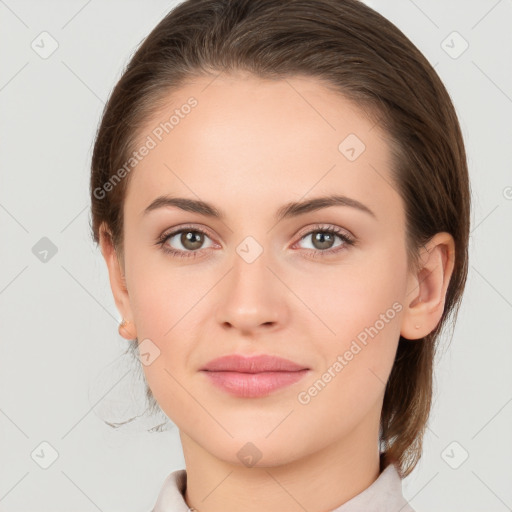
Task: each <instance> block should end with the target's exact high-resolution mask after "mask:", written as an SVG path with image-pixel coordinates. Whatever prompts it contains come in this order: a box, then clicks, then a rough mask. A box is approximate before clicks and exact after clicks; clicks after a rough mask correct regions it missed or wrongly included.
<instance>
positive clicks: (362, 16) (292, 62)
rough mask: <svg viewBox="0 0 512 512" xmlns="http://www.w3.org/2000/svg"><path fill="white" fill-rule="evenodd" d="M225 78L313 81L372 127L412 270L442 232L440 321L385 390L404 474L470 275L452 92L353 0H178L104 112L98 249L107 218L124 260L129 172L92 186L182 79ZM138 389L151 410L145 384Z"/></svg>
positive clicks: (96, 208)
mask: <svg viewBox="0 0 512 512" xmlns="http://www.w3.org/2000/svg"><path fill="white" fill-rule="evenodd" d="M230 71H245V72H249V73H252V74H253V75H254V76H257V77H261V78H267V79H277V80H278V79H282V78H286V77H291V76H294V75H295V76H299V75H302V76H309V77H315V78H317V79H319V80H321V81H322V82H323V83H325V84H327V85H328V86H329V87H331V88H333V90H335V91H337V92H339V93H340V94H342V95H344V97H346V98H348V99H349V100H352V101H353V102H354V103H355V104H356V105H357V106H358V107H359V108H360V109H361V111H362V112H365V113H367V114H368V115H369V116H371V117H372V119H374V120H375V121H376V122H378V123H379V125H380V126H381V128H382V129H383V131H384V133H385V134H386V136H387V137H388V139H389V147H390V148H391V151H392V155H393V166H392V169H391V173H392V177H393V182H394V185H395V187H396V189H397V191H398V192H399V194H400V196H401V198H402V200H403V203H404V208H405V214H406V240H407V250H408V256H409V268H410V269H411V270H413V269H417V264H418V258H417V256H418V254H419V253H418V249H419V248H420V247H421V246H423V245H424V244H425V243H426V242H427V241H428V240H429V239H430V238H431V237H432V236H433V235H434V234H436V233H438V232H441V231H446V232H448V233H450V234H451V235H452V236H453V238H454V241H455V266H454V269H453V273H452V277H451V280H450V283H449V286H448V289H447V293H446V297H445V306H444V311H443V315H442V318H441V320H440V322H439V324H438V325H437V327H436V328H435V329H434V331H432V332H431V333H430V334H429V335H428V336H426V337H424V338H422V339H420V340H415V341H408V340H406V339H404V338H402V337H400V340H399V345H398V350H397V354H396V359H395V362H394V366H393V368H392V371H391V375H390V377H389V380H388V382H387V387H386V390H385V396H384V403H383V409H382V415H381V423H380V440H381V448H383V457H384V460H385V461H386V464H387V462H388V461H389V462H391V461H392V462H395V463H396V464H397V467H398V469H399V471H400V473H401V476H402V477H405V476H407V475H408V474H409V473H410V472H411V471H412V469H414V467H415V466H416V464H417V462H418V461H419V459H420V457H421V451H422V440H423V434H424V432H425V429H426V424H427V421H428V417H429V413H430V409H431V400H432V392H433V363H434V356H435V354H436V346H437V341H438V338H439V335H440V333H441V330H442V328H443V326H444V325H445V323H446V322H447V318H448V315H450V314H451V313H453V320H454V321H455V318H456V317H457V314H458V310H459V306H460V303H461V300H462V294H463V291H464V287H465V283H466V277H467V272H468V239H469V222H470V219H469V216H470V184H469V178H468V171H467V162H466V154H465V149H464V143H463V139H462V134H461V130H460V127H459V123H458V120H457V116H456V113H455V110H454V107H453V104H452V102H451V100H450V97H449V94H448V92H447V91H446V89H445V87H444V86H443V84H442V82H441V80H440V79H439V77H438V75H437V74H436V72H435V71H434V69H433V68H432V66H431V65H430V64H429V62H428V61H427V60H426V58H425V57H424V56H423V55H422V54H421V52H420V51H419V50H418V49H417V48H416V47H415V46H414V44H413V43H412V42H411V41H410V40H409V39H408V38H407V37H406V36H405V35H404V34H403V33H402V32H401V31H400V30H399V29H398V28H397V27H396V26H394V25H393V24H392V23H391V22H389V21H388V20H387V19H385V18H384V17H383V16H382V15H380V14H379V13H377V12H375V11H374V10H372V9H371V8H369V7H368V6H366V5H365V4H363V3H360V2H359V1H357V0H281V1H279V2H276V1H275V0H186V1H185V2H183V3H181V4H179V5H178V6H176V7H175V8H174V9H172V10H171V11H170V12H169V13H168V14H167V15H166V16H165V17H164V18H163V19H162V21H161V22H160V23H159V24H158V25H157V26H156V27H155V28H154V29H153V31H152V32H151V33H150V34H149V35H148V36H147V38H146V39H145V40H144V41H143V43H142V44H141V46H140V47H139V48H138V49H137V51H136V52H135V54H134V55H133V57H132V58H131V60H130V62H129V63H128V65H127V67H126V69H125V70H124V73H123V75H122V77H121V79H120V80H119V82H118V83H117V85H116V86H115V88H114V90H113V91H112V94H111V96H110V99H109V101H108V103H107V104H106V106H105V109H104V111H103V118H102V121H101V124H100V126H99V129H98V132H97V136H96V140H95V146H94V151H93V156H92V172H91V183H90V192H91V202H92V234H93V237H94V240H95V242H97V243H98V242H99V230H100V226H101V225H102V223H105V226H106V228H107V231H108V232H109V234H110V235H111V237H112V238H111V239H112V243H113V244H114V246H115V248H116V251H117V253H118V254H119V255H120V256H121V257H122V251H123V216H122V212H123V200H124V197H125V191H126V187H127V185H128V182H129V177H130V175H127V176H126V178H124V179H122V180H120V181H119V183H116V186H114V187H110V188H111V190H109V192H108V193H107V194H104V193H101V194H100V193H99V192H98V191H100V190H105V188H103V187H104V184H105V183H107V182H109V180H112V177H113V176H114V174H115V173H116V171H118V170H119V168H120V167H121V166H122V165H123V164H124V163H125V162H126V161H127V160H128V158H129V156H130V154H131V152H132V151H133V150H134V148H135V147H136V143H137V142H138V136H139V135H140V130H141V127H142V126H143V125H144V123H146V122H147V120H148V119H149V118H150V116H152V114H154V113H155V112H156V111H157V110H158V109H159V106H161V105H163V101H164V99H165V98H166V97H167V98H168V97H169V94H171V93H172V91H173V90H177V89H178V88H179V87H180V85H183V84H184V83H185V82H186V80H187V79H188V78H191V77H194V76H204V75H211V76H212V79H213V77H214V76H215V75H217V74H218V73H220V72H230ZM136 343H137V340H134V346H133V347H136ZM146 391H147V395H146V396H147V397H148V399H150V400H151V401H152V407H153V409H154V408H155V405H156V404H155V400H154V398H153V396H152V393H151V390H150V389H149V388H148V387H147V385H146Z"/></svg>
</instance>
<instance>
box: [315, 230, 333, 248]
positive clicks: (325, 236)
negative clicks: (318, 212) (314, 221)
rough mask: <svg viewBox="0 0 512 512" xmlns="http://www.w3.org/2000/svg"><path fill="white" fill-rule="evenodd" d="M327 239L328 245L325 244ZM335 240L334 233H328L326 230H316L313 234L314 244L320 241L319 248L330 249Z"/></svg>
mask: <svg viewBox="0 0 512 512" xmlns="http://www.w3.org/2000/svg"><path fill="white" fill-rule="evenodd" d="M326 240H327V245H323V244H325V243H326ZM333 240H334V236H333V235H332V233H326V232H325V231H316V232H315V233H314V235H313V241H314V245H315V244H316V242H319V243H320V247H318V249H329V248H330V247H332V243H333Z"/></svg>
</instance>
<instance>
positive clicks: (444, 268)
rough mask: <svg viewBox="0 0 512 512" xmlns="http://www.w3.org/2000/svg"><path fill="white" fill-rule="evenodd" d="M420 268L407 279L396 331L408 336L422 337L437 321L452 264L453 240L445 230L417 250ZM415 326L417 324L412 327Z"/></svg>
mask: <svg viewBox="0 0 512 512" xmlns="http://www.w3.org/2000/svg"><path fill="white" fill-rule="evenodd" d="M420 260H421V268H420V269H418V270H417V272H416V273H415V274H411V275H410V276H409V279H408V285H407V290H408V293H407V295H406V303H405V305H404V314H403V316H402V326H401V331H400V334H401V335H402V336H403V337H404V338H406V339H410V340H414V339H419V338H423V337H424V336H427V335H428V334H430V333H431V332H432V331H433V330H434V329H435V328H436V327H437V325H438V324H439V321H440V320H441V316H442V315H443V310H444V303H445V299H446V290H447V289H448V284H449V282H450V278H451V276H452V272H453V267H454V264H455V242H454V240H453V237H452V235H450V234H449V233H446V232H442V233H437V234H436V235H435V236H433V237H432V238H431V239H430V240H429V242H428V243H427V244H426V246H423V247H422V249H421V254H420ZM416 326H419V328H416Z"/></svg>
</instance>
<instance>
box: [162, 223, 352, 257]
mask: <svg viewBox="0 0 512 512" xmlns="http://www.w3.org/2000/svg"><path fill="white" fill-rule="evenodd" d="M186 231H190V232H194V233H202V234H203V235H206V236H208V237H209V235H208V233H207V232H206V231H204V230H202V229H200V228H197V227H194V226H184V227H181V228H180V229H178V230H176V231H172V232H171V233H164V234H163V235H161V236H160V237H159V238H158V240H157V245H160V246H161V249H162V250H163V251H164V252H165V253H167V254H170V255H171V256H173V257H178V258H196V257H197V255H198V253H199V252H200V251H201V249H197V250H195V251H182V250H177V249H171V248H169V247H168V246H167V245H166V242H167V240H169V239H170V238H172V237H173V236H175V235H178V234H180V233H182V232H186ZM317 232H321V233H328V234H330V235H336V236H338V237H339V238H340V239H341V240H342V241H343V242H344V244H342V245H340V246H338V247H336V248H335V249H326V250H324V251H322V250H320V249H306V250H307V251H308V252H309V251H311V252H313V254H312V257H313V258H318V257H321V258H324V257H327V256H332V255H334V254H337V253H339V252H340V251H343V250H346V249H347V246H355V245H356V240H355V239H354V238H352V237H350V236H348V235H347V234H346V233H344V232H343V231H342V230H341V229H339V228H338V227H336V226H330V227H327V228H325V227H323V226H321V225H317V226H315V227H314V228H313V229H311V230H310V231H308V232H307V233H305V234H304V235H302V236H301V237H300V239H299V242H300V241H301V240H303V239H304V238H306V237H307V236H310V235H312V234H313V233H317ZM209 238H210V237H209Z"/></svg>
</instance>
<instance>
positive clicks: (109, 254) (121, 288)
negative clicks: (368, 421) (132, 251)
mask: <svg viewBox="0 0 512 512" xmlns="http://www.w3.org/2000/svg"><path fill="white" fill-rule="evenodd" d="M99 243H100V247H101V254H102V255H103V257H104V258H105V262H106V263H107V268H108V275H109V280H110V287H111V288H112V294H113V296H114V301H115V303H116V306H117V309H118V311H119V312H120V313H121V315H122V317H123V319H124V320H126V321H127V323H126V324H124V325H123V326H120V328H119V334H120V335H121V336H122V337H123V338H125V339H127V340H132V339H135V338H136V337H137V332H136V330H135V325H134V323H133V315H132V310H131V307H130V297H129V295H128V289H127V288H126V280H125V277H124V268H123V267H124V264H123V262H122V261H120V260H122V258H120V257H119V255H118V253H117V251H116V249H115V247H114V243H113V240H112V234H111V232H110V230H109V229H108V227H107V226H106V225H105V223H102V224H101V226H100V228H99Z"/></svg>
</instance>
